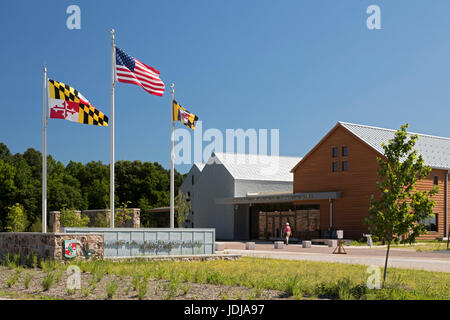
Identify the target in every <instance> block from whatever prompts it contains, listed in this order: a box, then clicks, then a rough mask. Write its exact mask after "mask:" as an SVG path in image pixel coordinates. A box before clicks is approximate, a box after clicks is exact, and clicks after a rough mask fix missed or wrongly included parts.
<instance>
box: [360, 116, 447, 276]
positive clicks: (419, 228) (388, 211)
mask: <svg viewBox="0 0 450 320" xmlns="http://www.w3.org/2000/svg"><path fill="white" fill-rule="evenodd" d="M407 128H408V124H406V125H402V126H401V128H400V130H398V131H397V132H396V133H395V136H394V139H392V140H389V143H388V144H387V145H385V144H384V143H383V149H384V156H385V158H380V157H377V162H378V165H379V170H378V176H379V178H380V180H381V181H378V182H377V187H378V189H379V190H380V193H381V195H380V197H379V199H377V200H376V199H375V198H374V197H373V196H372V198H371V199H370V208H369V218H368V219H367V220H366V222H367V223H368V224H369V229H370V231H371V232H372V233H373V234H374V235H376V236H377V237H379V238H380V239H383V240H384V241H385V242H386V243H387V251H386V260H385V266H384V276H383V283H384V282H385V281H386V270H387V264H388V259H389V250H390V247H391V244H392V242H397V241H399V240H400V237H402V236H403V235H407V236H406V238H405V239H402V241H404V242H407V243H413V242H414V241H415V239H416V237H417V236H419V235H420V234H422V233H426V229H425V225H424V220H425V219H426V218H428V217H430V216H431V215H432V214H433V207H434V205H435V204H436V203H435V201H433V200H431V199H430V197H432V196H433V195H434V194H436V193H437V192H438V188H437V186H436V187H435V188H433V189H432V190H431V191H429V192H425V191H417V190H416V189H415V185H416V183H417V182H418V181H420V180H422V179H423V178H425V177H426V176H428V175H429V174H430V172H431V168H430V167H427V166H425V165H424V161H423V158H422V156H421V155H418V154H417V150H413V149H414V146H415V145H416V142H417V140H418V138H419V137H418V136H417V135H410V137H409V139H408V134H407V132H406V129H407Z"/></svg>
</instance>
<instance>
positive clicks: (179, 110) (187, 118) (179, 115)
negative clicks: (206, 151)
mask: <svg viewBox="0 0 450 320" xmlns="http://www.w3.org/2000/svg"><path fill="white" fill-rule="evenodd" d="M197 120H198V117H197V116H196V115H195V114H193V113H190V112H189V111H187V110H186V109H185V108H183V107H182V106H180V105H179V103H178V102H176V101H175V100H173V121H181V122H182V123H183V124H184V125H185V126H187V127H189V128H191V129H192V130H194V129H195V123H196V122H197Z"/></svg>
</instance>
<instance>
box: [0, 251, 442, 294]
mask: <svg viewBox="0 0 450 320" xmlns="http://www.w3.org/2000/svg"><path fill="white" fill-rule="evenodd" d="M13 260H14V259H13ZM70 265H73V266H75V267H77V268H79V269H78V270H79V271H80V274H81V290H73V291H72V290H67V288H66V282H67V279H68V277H69V275H68V274H67V273H66V270H67V268H68V267H69V266H70ZM382 271H383V269H382V268H380V272H381V274H382ZM370 275H371V274H370V273H368V268H367V266H363V265H352V264H339V263H327V262H313V261H292V260H278V259H267V258H250V257H243V258H242V259H239V260H236V261H222V260H217V261H177V262H174V261H144V260H139V259H131V260H125V261H120V262H118V261H109V260H92V261H73V262H71V263H70V264H63V263H60V262H55V261H44V262H41V263H40V267H37V265H36V264H34V267H27V268H24V267H19V266H17V265H16V264H15V263H14V262H13V261H10V262H9V263H6V264H5V265H3V266H1V267H0V297H6V298H24V299H27V298H30V297H36V298H38V299H42V298H52V299H124V300H128V299H134V300H137V299H157V300H162V299H188V300H214V299H224V300H227V299H230V300H240V299H242V300H252V299H255V300H265V299H269V300H274V299H359V300H369V299H370V300H391V299H392V300H393V299H401V300H412V299H444V300H450V273H444V272H428V271H420V270H406V269H397V268H389V269H388V271H387V281H386V284H385V286H384V288H382V289H369V288H368V287H367V280H368V277H369V276H370ZM27 281H28V285H27ZM46 287H47V288H46Z"/></svg>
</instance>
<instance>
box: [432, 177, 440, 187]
mask: <svg viewBox="0 0 450 320" xmlns="http://www.w3.org/2000/svg"><path fill="white" fill-rule="evenodd" d="M433 183H434V185H435V186H437V185H438V184H439V178H438V177H437V176H434V179H433Z"/></svg>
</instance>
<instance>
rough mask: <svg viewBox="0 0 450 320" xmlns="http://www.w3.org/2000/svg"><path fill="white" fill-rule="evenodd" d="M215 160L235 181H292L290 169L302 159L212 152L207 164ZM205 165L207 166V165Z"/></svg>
mask: <svg viewBox="0 0 450 320" xmlns="http://www.w3.org/2000/svg"><path fill="white" fill-rule="evenodd" d="M215 158H217V160H218V163H221V164H223V165H224V166H225V168H226V169H227V170H228V171H229V172H230V174H231V175H232V177H233V178H234V179H236V180H259V181H286V182H292V181H293V174H292V173H291V172H290V169H291V168H292V167H293V166H294V165H296V164H297V163H298V162H299V161H300V160H301V159H302V158H300V157H283V156H270V155H267V156H264V155H254V154H236V153H220V152H214V153H213V154H212V155H211V158H210V159H209V160H208V163H211V162H212V161H214V160H215ZM208 163H207V164H208Z"/></svg>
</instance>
